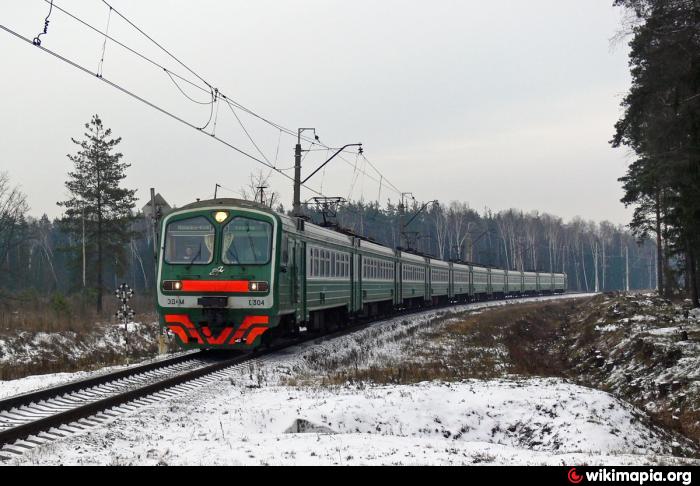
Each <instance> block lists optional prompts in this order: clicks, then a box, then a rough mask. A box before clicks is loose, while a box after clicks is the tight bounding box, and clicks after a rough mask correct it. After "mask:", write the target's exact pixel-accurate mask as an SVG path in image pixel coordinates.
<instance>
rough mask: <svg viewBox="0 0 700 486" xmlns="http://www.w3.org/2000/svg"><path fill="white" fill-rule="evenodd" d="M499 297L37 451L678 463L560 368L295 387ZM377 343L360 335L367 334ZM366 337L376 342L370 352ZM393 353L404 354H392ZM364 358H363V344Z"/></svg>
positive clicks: (390, 326) (174, 460)
mask: <svg viewBox="0 0 700 486" xmlns="http://www.w3.org/2000/svg"><path fill="white" fill-rule="evenodd" d="M492 305H496V306H500V305H505V304H504V303H502V302H498V303H489V304H475V305H471V306H460V307H457V308H454V309H451V310H440V311H429V312H424V313H421V314H418V315H413V316H408V317H399V318H395V319H390V320H387V321H385V322H383V323H381V324H378V325H375V326H373V327H370V328H368V329H365V330H363V331H361V332H360V333H359V334H358V333H355V334H352V335H348V336H344V337H341V338H337V339H335V340H332V341H327V342H324V343H322V344H320V345H314V344H313V343H307V344H305V345H302V346H298V347H296V348H292V349H289V350H287V351H286V352H284V353H281V354H278V355H275V356H273V357H268V358H260V359H259V360H257V361H256V362H253V363H251V364H250V365H249V366H246V367H239V368H237V369H235V370H232V371H231V372H230V373H229V374H228V377H227V378H224V379H222V380H221V381H220V382H219V383H218V384H216V385H213V386H212V385H210V386H205V387H202V388H199V389H197V390H196V391H193V392H188V393H185V394H183V395H181V396H179V397H177V398H173V399H170V400H165V401H161V402H158V403H156V404H154V405H150V406H146V407H144V408H141V409H139V410H138V411H136V412H134V413H132V414H127V415H122V416H120V417H118V418H116V419H115V420H114V421H112V422H111V423H109V424H105V425H101V426H99V427H96V428H94V429H92V430H90V431H88V432H85V433H83V434H81V435H79V436H74V437H72V438H69V439H66V440H62V441H58V442H54V443H51V444H47V445H45V446H42V447H40V448H38V449H35V450H32V451H30V452H29V453H27V454H26V455H25V456H24V457H22V458H20V459H15V460H14V463H31V464H481V463H484V464H583V463H585V464H589V465H592V464H659V463H664V464H676V463H695V464H700V463H698V462H697V461H695V462H693V461H692V460H687V459H678V458H674V457H673V454H674V453H676V452H677V451H676V448H677V447H676V446H677V444H674V443H673V440H672V439H671V438H670V436H669V435H668V434H667V433H665V432H663V431H661V430H660V429H657V428H655V427H653V426H650V425H648V421H647V420H646V419H645V416H644V414H643V412H640V411H639V410H638V409H635V408H633V407H631V406H630V405H628V404H626V403H625V402H622V401H620V400H618V399H616V398H614V397H612V396H611V395H609V394H607V393H604V392H601V391H597V390H593V389H590V388H586V387H582V386H577V385H574V384H572V383H568V382H566V381H564V380H561V379H543V378H530V379H522V378H504V379H496V380H489V381H483V380H465V381H461V382H453V383H439V382H424V383H418V384H413V385H371V384H367V383H362V384H354V385H353V384H345V385H340V386H321V385H320V384H319V383H313V382H311V383H309V384H306V385H305V386H288V385H286V384H285V383H289V382H292V381H295V380H299V381H304V380H308V378H309V374H310V372H312V371H313V370H315V369H317V367H318V366H319V361H321V360H325V362H326V363H333V362H343V363H345V362H347V360H348V359H349V358H350V359H352V358H353V356H354V355H353V353H355V355H356V354H357V353H359V352H364V353H368V354H369V355H368V356H363V357H362V359H363V363H365V364H366V363H367V362H386V360H400V359H401V356H400V353H401V350H402V349H403V348H402V346H401V345H400V343H401V340H402V339H411V338H414V337H415V336H416V335H417V334H419V331H420V330H421V329H422V328H424V327H426V326H431V325H432V324H433V322H434V321H437V320H440V322H445V319H451V318H453V317H456V316H458V315H459V313H461V312H465V311H470V310H471V311H473V310H475V309H480V310H483V308H484V307H486V306H492ZM363 339H364V340H366V341H370V342H371V343H373V344H374V345H373V346H370V347H368V348H360V347H358V342H362V340H363ZM368 349H371V350H372V351H368ZM397 353H398V354H397ZM357 359H358V360H359V357H357Z"/></svg>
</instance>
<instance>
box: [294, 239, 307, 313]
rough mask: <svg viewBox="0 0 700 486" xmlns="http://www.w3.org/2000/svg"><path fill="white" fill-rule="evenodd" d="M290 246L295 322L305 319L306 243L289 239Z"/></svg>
mask: <svg viewBox="0 0 700 486" xmlns="http://www.w3.org/2000/svg"><path fill="white" fill-rule="evenodd" d="M290 244H291V245H292V247H291V248H290V253H291V256H292V268H293V269H294V270H293V274H292V303H293V304H294V308H295V309H296V318H297V322H304V321H306V305H305V303H306V284H305V280H306V263H305V258H304V256H305V254H306V251H305V249H306V244H305V243H303V242H301V241H297V240H290Z"/></svg>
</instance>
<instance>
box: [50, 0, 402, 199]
mask: <svg viewBox="0 0 700 486" xmlns="http://www.w3.org/2000/svg"><path fill="white" fill-rule="evenodd" d="M45 1H48V0H45ZM102 3H104V4H105V5H106V6H107V7H109V8H110V9H113V7H112V5H111V4H110V3H109V2H107V1H106V0H102ZM114 12H115V13H116V14H117V15H119V16H120V17H121V18H122V19H123V20H124V21H126V22H127V23H128V24H129V25H131V26H132V27H133V28H134V29H136V30H137V31H138V32H139V33H141V34H142V35H143V36H144V37H146V38H147V39H148V40H150V41H151V42H152V43H153V44H155V45H156V46H158V47H159V48H160V49H161V50H163V52H165V53H166V54H167V55H168V56H170V57H171V58H172V59H173V60H175V61H176V62H177V63H178V64H180V65H181V66H182V67H184V68H185V69H187V70H188V71H189V72H190V73H192V74H193V75H194V76H196V77H197V78H198V79H199V80H201V81H202V82H203V83H204V84H206V85H207V86H209V87H211V84H210V83H209V82H208V81H206V80H205V79H204V78H203V77H202V76H200V75H199V74H198V73H196V72H195V71H194V70H193V69H191V68H190V67H189V66H187V65H186V64H185V63H184V62H182V61H181V60H180V59H178V58H177V57H176V56H175V55H174V54H172V53H171V52H170V51H169V50H168V49H166V48H165V47H163V46H162V45H161V44H160V43H158V42H157V41H156V40H155V39H153V38H152V37H151V36H149V35H148V34H147V33H146V32H144V31H143V30H142V29H141V28H139V27H138V26H137V25H136V24H134V23H133V22H132V21H131V20H129V19H128V18H127V17H126V16H125V15H124V14H122V13H121V12H119V11H118V10H116V9H115V10H114ZM224 99H226V100H227V101H230V102H232V103H234V104H235V105H236V106H237V107H238V108H239V109H241V110H242V111H244V112H246V113H248V114H250V115H252V116H255V117H257V118H259V119H260V120H262V121H265V122H266V123H268V124H270V125H272V126H274V127H275V128H277V129H279V130H281V131H285V132H287V134H289V135H292V136H294V135H297V134H296V133H295V132H294V131H293V130H290V129H287V128H285V127H283V126H282V125H280V124H278V123H275V122H273V121H271V120H268V119H266V118H265V117H262V116H260V115H258V114H257V113H255V112H254V111H252V110H250V109H248V108H246V107H244V106H243V105H241V104H239V103H237V102H235V101H233V100H231V99H230V98H228V97H225V96H224ZM246 134H247V131H246ZM307 141H310V139H307ZM321 145H323V146H324V148H327V149H331V147H329V146H326V145H325V144H322V143H321ZM256 148H258V147H257V145H256ZM258 151H260V150H259V149H258ZM261 155H262V153H261ZM363 158H364V159H365V161H366V163H367V164H369V165H370V167H372V169H373V170H374V171H375V172H376V173H377V174H378V175H379V176H380V179H379V180H377V179H376V178H373V177H371V176H369V174H366V173H365V174H363V175H365V176H366V177H369V178H370V179H372V180H374V181H375V182H377V183H381V181H382V180H384V181H385V182H386V183H387V185H388V186H389V187H391V188H392V189H393V190H395V191H397V192H398V193H399V194H400V193H401V191H400V190H399V189H398V188H397V187H396V186H395V185H394V184H392V183H391V182H390V181H389V180H388V178H387V177H386V176H385V175H384V174H383V173H381V172H380V171H379V170H378V169H377V168H376V166H375V165H374V164H372V162H370V161H369V160H368V159H367V158H366V157H364V156H363ZM345 162H346V163H348V164H350V162H349V161H347V160H346V161H345Z"/></svg>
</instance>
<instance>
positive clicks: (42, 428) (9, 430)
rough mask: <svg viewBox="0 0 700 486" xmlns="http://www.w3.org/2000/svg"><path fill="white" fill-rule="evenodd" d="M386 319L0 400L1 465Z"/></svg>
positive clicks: (160, 363)
mask: <svg viewBox="0 0 700 486" xmlns="http://www.w3.org/2000/svg"><path fill="white" fill-rule="evenodd" d="M523 300H525V299H523ZM445 307H452V305H449V306H440V307H431V308H430V309H426V308H423V309H418V310H410V311H404V312H401V313H399V314H394V315H393V316H391V317H398V316H400V315H408V314H415V313H419V312H423V311H427V310H440V309H441V308H445ZM382 320H385V317H380V318H374V319H371V320H365V321H361V322H358V323H356V324H353V325H350V326H346V327H344V328H342V329H340V330H338V331H336V332H333V333H330V334H324V335H318V334H311V335H306V336H303V337H300V338H296V339H292V340H288V341H286V342H283V343H279V344H277V345H275V346H272V347H270V348H267V349H265V350H262V351H258V352H248V353H237V354H232V353H221V352H218V353H212V352H206V351H201V352H196V353H191V354H186V355H182V356H178V357H175V358H170V359H166V360H162V361H157V362H154V363H149V364H146V365H141V366H136V367H133V368H130V369H126V370H120V371H117V372H114V373H108V374H105V375H100V376H96V377H92V378H88V379H85V380H81V381H76V382H71V383H67V384H63V385H59V386H55V387H51V388H47V389H43V390H39V391H35V392H30V393H25V394H22V395H18V396H14V397H10V398H6V399H3V400H0V461H1V460H9V459H12V458H13V457H18V456H20V455H22V454H24V453H25V452H27V451H28V450H31V449H33V448H35V447H37V446H39V445H43V444H45V443H47V442H51V441H53V440H56V439H60V438H63V437H66V436H69V435H73V434H75V433H79V432H81V431H83V430H85V429H88V428H91V427H94V426H97V425H102V424H104V423H106V422H108V421H110V420H112V419H114V418H116V417H118V416H119V415H120V414H123V413H128V412H132V411H134V410H136V409H137V408H139V407H141V406H146V405H148V404H152V403H155V402H157V401H159V400H164V399H167V398H173V397H175V396H177V395H179V394H180V393H182V392H184V391H190V390H193V389H195V388H197V387H199V386H201V385H203V384H208V383H212V382H214V381H215V380H217V379H219V378H221V377H222V376H223V375H224V374H227V373H229V371H230V369H232V368H235V367H237V366H241V365H244V364H247V363H248V362H250V361H264V360H266V359H267V358H269V357H271V356H272V355H273V354H275V353H277V352H279V351H281V350H283V349H285V348H289V347H291V346H296V345H299V344H303V343H306V342H310V341H317V342H323V341H327V340H330V339H335V338H337V337H340V336H344V335H347V334H350V333H353V332H356V331H359V330H361V329H364V328H367V327H369V326H371V325H372V324H375V323H377V322H381V321H382Z"/></svg>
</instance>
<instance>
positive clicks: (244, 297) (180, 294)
mask: <svg viewBox="0 0 700 486" xmlns="http://www.w3.org/2000/svg"><path fill="white" fill-rule="evenodd" d="M224 201H225V200H217V201H209V202H208V203H209V204H207V203H195V204H192V205H189V206H186V207H185V208H183V209H181V210H180V211H176V212H173V213H171V214H170V215H168V216H167V217H166V218H165V219H164V220H163V223H162V226H161V232H160V234H161V235H162V237H161V245H160V251H159V256H158V258H159V260H158V262H159V265H158V268H159V273H158V296H157V298H158V309H159V315H160V322H161V325H162V326H164V327H167V328H168V329H169V330H170V331H171V332H172V333H173V334H174V335H175V336H176V339H178V340H179V342H180V344H181V345H182V346H183V347H185V348H221V349H250V348H254V347H257V346H258V345H259V344H260V343H261V341H262V339H263V337H264V335H265V334H267V333H269V331H270V329H271V328H274V327H275V326H276V325H277V320H276V318H275V316H276V306H275V295H277V289H276V285H275V284H276V278H275V276H276V275H278V270H279V261H278V257H277V252H276V248H278V246H279V241H278V239H279V231H278V227H279V226H280V221H279V219H278V218H277V217H276V216H275V215H274V214H273V213H271V212H269V211H265V210H260V209H255V208H253V207H231V206H227V205H224V204H223V203H224Z"/></svg>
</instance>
